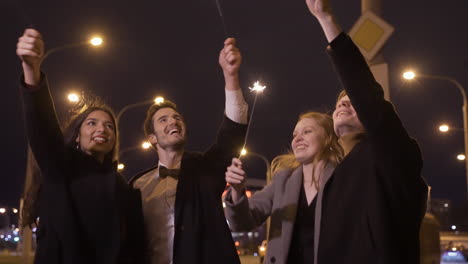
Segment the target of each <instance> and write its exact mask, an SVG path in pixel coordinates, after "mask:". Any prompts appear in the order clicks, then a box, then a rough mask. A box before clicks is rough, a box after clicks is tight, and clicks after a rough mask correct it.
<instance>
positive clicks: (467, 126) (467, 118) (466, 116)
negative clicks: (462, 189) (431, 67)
mask: <svg viewBox="0 0 468 264" xmlns="http://www.w3.org/2000/svg"><path fill="white" fill-rule="evenodd" d="M403 78H405V79H407V80H412V79H414V78H426V79H433V80H442V81H448V82H450V83H452V84H453V85H454V86H455V87H457V89H458V90H459V91H460V93H461V96H462V99H463V107H462V112H463V130H464V141H465V154H466V153H468V97H467V95H466V91H465V88H463V86H462V85H461V84H460V83H459V82H458V81H457V80H455V79H453V78H451V77H448V76H440V75H428V74H416V73H415V72H413V71H407V72H405V73H404V74H403ZM457 158H458V159H459V160H465V170H466V172H465V173H466V198H467V199H468V159H465V155H458V157H457Z"/></svg>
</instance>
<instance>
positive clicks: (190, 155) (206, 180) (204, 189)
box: [131, 117, 246, 264]
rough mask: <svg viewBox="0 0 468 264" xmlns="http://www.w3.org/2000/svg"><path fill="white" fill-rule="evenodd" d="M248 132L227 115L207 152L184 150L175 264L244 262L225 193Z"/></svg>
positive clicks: (175, 232) (179, 183) (177, 207)
mask: <svg viewBox="0 0 468 264" xmlns="http://www.w3.org/2000/svg"><path fill="white" fill-rule="evenodd" d="M245 131H246V125H241V124H237V123H235V122H233V121H231V120H230V119H228V118H226V117H225V118H224V121H223V124H222V125H221V129H220V130H219V133H218V136H217V140H216V143H215V144H214V145H212V146H211V147H210V148H209V149H208V150H207V151H206V152H204V153H199V152H185V153H184V155H183V157H182V162H181V172H180V175H179V182H178V184H177V190H176V201H175V220H174V221H175V231H174V249H173V263H174V264H186V263H191V264H197V263H199V264H211V263H212V264H218V263H223V264H231V263H240V261H239V256H238V255H237V251H236V248H235V246H234V241H233V239H232V236H231V232H230V231H229V227H228V225H227V222H226V218H225V217H224V212H223V207H222V201H221V195H222V193H223V191H224V189H225V186H226V181H225V176H224V175H225V172H226V167H227V166H229V165H230V163H231V159H232V158H233V157H237V156H239V153H240V150H241V148H242V143H243V140H244V137H245ZM153 169H154V168H151V169H149V170H147V171H144V172H142V173H140V174H138V175H136V176H135V177H133V179H132V180H131V183H133V182H134V181H135V180H136V179H138V178H139V177H140V176H142V175H144V174H145V173H147V172H148V171H150V170H153Z"/></svg>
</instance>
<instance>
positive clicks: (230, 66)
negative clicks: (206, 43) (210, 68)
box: [219, 38, 242, 91]
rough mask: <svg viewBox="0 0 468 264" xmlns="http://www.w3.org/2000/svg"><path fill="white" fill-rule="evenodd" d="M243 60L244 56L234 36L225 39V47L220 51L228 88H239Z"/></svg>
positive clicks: (220, 61)
mask: <svg viewBox="0 0 468 264" xmlns="http://www.w3.org/2000/svg"><path fill="white" fill-rule="evenodd" d="M241 62H242V56H241V53H240V51H239V49H238V48H237V46H236V40H235V39H234V38H228V39H226V41H224V48H223V49H222V50H221V52H220V53H219V65H220V66H221V68H222V69H223V74H224V80H225V81H226V90H231V91H233V90H238V89H240V86H239V68H240V65H241Z"/></svg>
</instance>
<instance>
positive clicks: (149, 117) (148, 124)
mask: <svg viewBox="0 0 468 264" xmlns="http://www.w3.org/2000/svg"><path fill="white" fill-rule="evenodd" d="M163 108H172V109H174V111H176V112H178V111H177V105H176V104H175V103H173V102H171V101H168V100H166V101H164V102H162V103H159V104H153V105H151V106H150V108H149V109H148V111H147V112H146V118H145V122H144V123H143V130H144V131H145V136H146V137H148V136H149V135H151V134H153V133H154V124H153V116H154V114H155V113H156V112H157V111H159V110H160V109H163Z"/></svg>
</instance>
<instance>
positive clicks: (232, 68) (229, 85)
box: [219, 38, 248, 124]
mask: <svg viewBox="0 0 468 264" xmlns="http://www.w3.org/2000/svg"><path fill="white" fill-rule="evenodd" d="M241 62H242V56H241V53H240V51H239V49H238V48H237V46H236V40H235V39H233V38H228V39H226V41H224V48H223V49H222V50H221V52H220V53H219V65H220V66H221V68H222V69H223V74H224V81H225V83H226V86H225V92H226V116H227V117H228V118H229V119H231V120H232V121H234V122H236V123H240V124H247V110H248V105H247V103H246V102H245V100H244V97H243V95H242V90H241V88H240V85H239V68H240V65H241Z"/></svg>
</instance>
